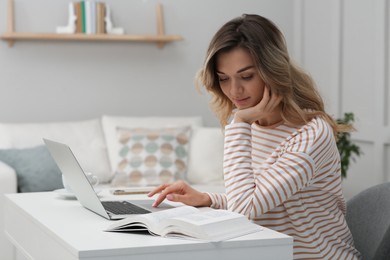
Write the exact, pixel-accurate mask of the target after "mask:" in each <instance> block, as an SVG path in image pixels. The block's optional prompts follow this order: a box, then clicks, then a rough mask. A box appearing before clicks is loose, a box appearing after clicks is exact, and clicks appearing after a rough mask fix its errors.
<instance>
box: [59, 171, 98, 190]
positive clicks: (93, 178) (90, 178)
mask: <svg viewBox="0 0 390 260" xmlns="http://www.w3.org/2000/svg"><path fill="white" fill-rule="evenodd" d="M85 175H86V176H87V178H88V181H89V183H90V184H91V185H92V187H96V186H97V185H98V184H99V177H98V176H96V175H94V174H92V173H91V172H86V173H85ZM62 184H63V185H64V188H65V189H66V190H67V191H68V192H69V193H73V191H72V188H71V187H70V186H69V184H68V183H67V181H66V178H65V176H64V175H62Z"/></svg>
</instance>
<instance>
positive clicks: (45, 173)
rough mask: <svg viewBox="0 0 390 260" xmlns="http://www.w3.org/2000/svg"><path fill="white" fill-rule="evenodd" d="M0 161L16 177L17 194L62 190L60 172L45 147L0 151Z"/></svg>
mask: <svg viewBox="0 0 390 260" xmlns="http://www.w3.org/2000/svg"><path fill="white" fill-rule="evenodd" d="M0 161H3V162H5V163H6V164H8V165H9V166H11V167H12V168H13V169H14V170H15V172H16V175H17V180H18V192H39V191H52V190H55V189H60V188H63V185H62V181H61V171H60V169H59V168H58V166H57V164H56V163H55V162H54V160H53V158H52V157H51V155H50V153H49V151H48V150H47V148H46V146H44V145H42V146H37V147H33V148H27V149H4V150H0Z"/></svg>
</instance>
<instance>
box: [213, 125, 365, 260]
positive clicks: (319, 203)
mask: <svg viewBox="0 0 390 260" xmlns="http://www.w3.org/2000/svg"><path fill="white" fill-rule="evenodd" d="M224 179H225V187H226V194H209V196H210V198H211V200H212V207H214V208H225V209H229V210H232V211H235V212H239V213H242V214H245V215H246V216H248V218H249V219H251V220H253V221H254V222H255V223H257V224H259V225H262V226H264V227H268V228H271V229H273V230H276V231H279V232H282V233H284V234H287V235H290V236H292V237H293V238H294V259H358V258H359V257H360V254H359V252H358V251H357V250H356V249H355V248H354V246H353V239H352V235H351V233H350V231H349V228H348V226H347V223H346V221H345V218H344V215H345V211H346V205H345V200H344V197H343V194H342V190H341V175H340V156H339V152H338V150H337V146H336V142H335V138H334V135H333V132H332V128H331V127H330V126H329V124H328V123H327V122H326V121H325V120H323V119H322V118H314V119H313V120H311V121H310V122H309V123H308V124H306V125H304V126H302V127H290V126H287V125H284V124H282V125H278V126H274V127H267V128H264V127H260V126H259V125H257V124H252V126H251V125H249V124H246V123H233V124H230V125H228V126H226V128H225V152H224Z"/></svg>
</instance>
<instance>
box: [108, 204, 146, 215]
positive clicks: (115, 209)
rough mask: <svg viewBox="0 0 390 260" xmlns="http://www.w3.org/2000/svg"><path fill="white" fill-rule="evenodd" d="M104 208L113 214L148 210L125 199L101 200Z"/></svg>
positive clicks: (143, 212)
mask: <svg viewBox="0 0 390 260" xmlns="http://www.w3.org/2000/svg"><path fill="white" fill-rule="evenodd" d="M102 204H103V207H104V209H105V210H107V211H109V212H111V213H113V214H115V215H127V214H146V213H150V211H148V210H146V209H143V208H141V207H138V206H136V205H134V204H132V203H129V202H127V201H102Z"/></svg>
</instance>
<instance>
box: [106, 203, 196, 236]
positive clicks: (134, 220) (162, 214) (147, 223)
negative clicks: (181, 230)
mask: <svg viewBox="0 0 390 260" xmlns="http://www.w3.org/2000/svg"><path fill="white" fill-rule="evenodd" d="M197 212H199V210H198V209H197V208H195V207H191V206H181V207H177V208H172V209H167V210H162V211H158V212H153V213H149V214H143V215H134V216H130V217H127V218H125V219H122V220H118V221H117V222H115V223H114V224H112V225H111V226H109V227H108V228H107V231H115V230H119V229H120V230H121V231H126V227H129V229H128V231H131V228H130V227H131V226H144V227H146V228H147V229H149V231H151V232H153V233H156V234H160V231H161V228H162V224H161V223H162V221H164V220H166V219H171V218H174V217H177V216H184V215H188V214H193V213H197Z"/></svg>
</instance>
